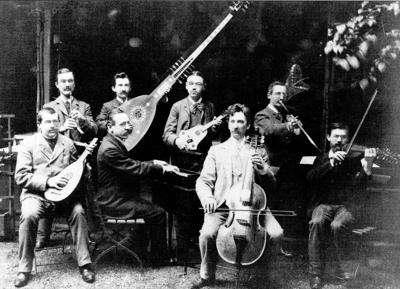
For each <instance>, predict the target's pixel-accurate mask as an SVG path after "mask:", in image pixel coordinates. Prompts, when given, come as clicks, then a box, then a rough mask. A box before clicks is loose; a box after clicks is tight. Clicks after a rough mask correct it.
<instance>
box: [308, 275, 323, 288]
mask: <svg viewBox="0 0 400 289" xmlns="http://www.w3.org/2000/svg"><path fill="white" fill-rule="evenodd" d="M310 288H311V289H320V288H322V281H321V278H320V277H319V276H314V277H312V278H311V279H310Z"/></svg>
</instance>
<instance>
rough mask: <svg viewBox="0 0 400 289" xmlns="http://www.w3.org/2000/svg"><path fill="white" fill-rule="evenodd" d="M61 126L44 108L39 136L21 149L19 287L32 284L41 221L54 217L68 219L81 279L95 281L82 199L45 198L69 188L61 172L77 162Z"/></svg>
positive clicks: (18, 180)
mask: <svg viewBox="0 0 400 289" xmlns="http://www.w3.org/2000/svg"><path fill="white" fill-rule="evenodd" d="M59 123H60V122H59V118H58V114H57V113H56V111H55V110H54V109H52V108H43V109H42V110H41V111H40V112H39V113H38V122H37V124H38V133H36V134H34V135H33V136H31V137H29V138H26V139H25V140H24V141H23V142H22V143H21V145H20V146H19V151H18V157H17V164H16V168H15V181H16V183H17V184H18V185H19V186H21V187H22V192H21V197H20V201H21V217H20V225H19V266H18V275H17V278H16V279H15V282H14V285H15V286H16V287H22V286H25V285H26V284H27V283H28V281H29V278H30V272H31V271H32V262H33V257H34V245H35V239H36V230H37V226H38V222H39V218H40V217H41V216H44V215H47V214H49V215H52V214H54V213H63V214H67V215H69V218H68V222H69V224H70V226H71V234H72V239H73V242H74V246H75V248H76V257H77V261H78V265H79V270H80V272H81V275H82V279H83V281H85V282H88V283H92V282H94V279H95V275H94V272H93V270H92V268H91V259H90V254H89V249H88V229H87V221H86V216H85V211H84V209H83V207H82V204H81V202H80V199H79V198H76V197H75V198H74V197H72V196H71V198H69V199H67V200H65V201H64V202H60V203H56V204H55V203H53V202H51V201H48V200H46V199H45V198H44V192H45V191H46V190H47V189H49V188H56V189H61V188H62V187H64V186H65V185H66V184H67V182H68V179H66V178H65V177H61V176H60V175H59V172H61V171H62V170H63V169H64V168H66V167H67V166H68V165H69V164H70V163H72V162H73V161H74V160H76V158H77V151H76V149H75V146H74V144H73V142H72V140H70V139H69V138H67V137H65V136H63V135H62V134H60V133H59V132H58V129H59ZM93 148H94V146H88V147H87V150H89V151H90V152H92V151H93Z"/></svg>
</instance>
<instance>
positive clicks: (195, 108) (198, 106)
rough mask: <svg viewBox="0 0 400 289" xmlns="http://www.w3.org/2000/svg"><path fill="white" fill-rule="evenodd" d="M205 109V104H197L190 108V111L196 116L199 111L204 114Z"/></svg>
mask: <svg viewBox="0 0 400 289" xmlns="http://www.w3.org/2000/svg"><path fill="white" fill-rule="evenodd" d="M203 109H204V103H202V102H200V103H195V104H193V105H192V106H191V107H190V111H191V112H192V113H193V114H194V113H196V112H197V111H199V112H202V111H203Z"/></svg>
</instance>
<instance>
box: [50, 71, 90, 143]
mask: <svg viewBox="0 0 400 289" xmlns="http://www.w3.org/2000/svg"><path fill="white" fill-rule="evenodd" d="M56 87H57V89H58V91H59V96H58V97H57V98H56V99H55V100H53V101H51V102H49V103H47V104H45V105H44V106H43V107H52V108H53V109H54V110H55V111H56V112H57V114H58V116H59V118H60V129H59V131H60V133H61V134H63V135H65V136H67V137H69V138H70V139H72V140H73V141H74V142H87V141H89V140H91V139H92V138H93V137H95V136H96V134H97V126H96V124H95V122H94V120H93V116H92V111H91V109H90V105H89V104H87V103H86V102H84V101H80V100H78V99H76V98H75V97H74V96H73V92H74V90H75V78H74V74H73V72H72V71H71V70H69V69H68V68H61V69H59V70H58V71H57V81H56Z"/></svg>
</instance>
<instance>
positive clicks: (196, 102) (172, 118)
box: [163, 71, 221, 152]
mask: <svg viewBox="0 0 400 289" xmlns="http://www.w3.org/2000/svg"><path fill="white" fill-rule="evenodd" d="M205 89H206V83H205V80H204V77H203V75H202V74H201V73H200V71H193V72H192V73H191V75H189V76H188V78H187V80H186V90H187V92H188V96H187V97H186V98H184V99H182V100H180V101H177V102H175V103H174V104H173V105H172V108H171V111H170V113H169V116H168V119H167V122H166V123H165V129H164V134H163V140H164V143H165V144H166V145H168V146H170V147H175V148H177V149H179V150H180V151H185V150H186V148H187V143H186V142H185V140H184V139H182V138H181V137H179V133H180V132H181V131H182V130H187V129H190V128H192V127H194V126H196V125H200V124H207V123H209V122H210V121H212V120H213V119H214V117H215V108H214V104H213V103H212V102H210V101H207V100H205V99H204V97H203V94H204V91H205ZM220 124H221V122H218V124H217V125H220ZM217 125H216V126H214V127H212V128H211V129H212V131H213V132H215V130H216V127H217ZM206 138H207V137H206ZM210 145H211V138H210V137H208V138H207V139H205V140H204V141H203V142H202V143H201V145H200V146H199V148H198V149H199V151H201V152H206V151H207V150H208V148H209V147H210Z"/></svg>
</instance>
